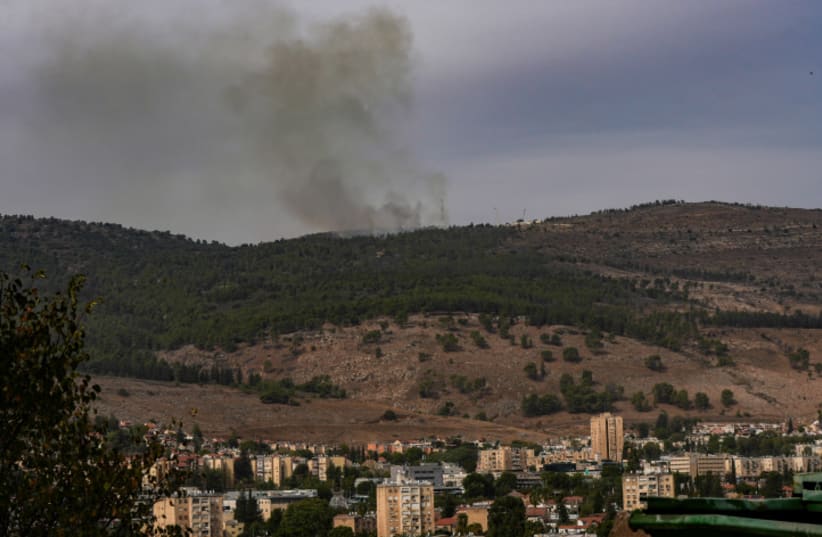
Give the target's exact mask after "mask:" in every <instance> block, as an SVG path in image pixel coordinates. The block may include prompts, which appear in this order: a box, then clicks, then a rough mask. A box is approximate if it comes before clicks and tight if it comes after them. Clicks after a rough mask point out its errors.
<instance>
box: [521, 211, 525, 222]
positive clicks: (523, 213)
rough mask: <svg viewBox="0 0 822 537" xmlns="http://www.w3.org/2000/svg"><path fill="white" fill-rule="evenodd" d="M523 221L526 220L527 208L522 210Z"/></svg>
mask: <svg viewBox="0 0 822 537" xmlns="http://www.w3.org/2000/svg"><path fill="white" fill-rule="evenodd" d="M522 221H523V222H525V209H523V210H522Z"/></svg>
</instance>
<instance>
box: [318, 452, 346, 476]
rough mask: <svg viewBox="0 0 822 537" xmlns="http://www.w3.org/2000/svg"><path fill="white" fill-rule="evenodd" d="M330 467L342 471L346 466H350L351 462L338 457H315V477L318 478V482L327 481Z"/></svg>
mask: <svg viewBox="0 0 822 537" xmlns="http://www.w3.org/2000/svg"><path fill="white" fill-rule="evenodd" d="M332 465H333V466H334V467H335V468H340V469H342V468H345V467H346V466H350V465H351V461H349V460H348V459H346V458H345V457H341V456H339V455H331V456H328V455H320V456H319V457H317V477H319V478H320V481H327V480H328V469H329V468H330V467H331V466H332Z"/></svg>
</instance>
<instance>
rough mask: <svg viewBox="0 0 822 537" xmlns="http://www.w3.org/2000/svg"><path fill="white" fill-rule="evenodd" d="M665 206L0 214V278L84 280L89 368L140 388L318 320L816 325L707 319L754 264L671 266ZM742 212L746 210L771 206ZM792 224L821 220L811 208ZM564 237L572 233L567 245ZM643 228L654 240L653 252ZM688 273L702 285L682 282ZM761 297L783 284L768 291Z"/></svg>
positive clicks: (795, 317) (780, 319)
mask: <svg viewBox="0 0 822 537" xmlns="http://www.w3.org/2000/svg"><path fill="white" fill-rule="evenodd" d="M668 205H669V204H652V205H651V206H650V207H639V208H635V209H633V210H630V211H621V212H616V213H604V214H605V215H606V216H607V219H606V220H607V222H606V223H604V224H603V223H600V224H597V219H600V220H601V219H602V214H600V215H591V216H589V217H580V218H568V219H553V220H550V221H546V222H544V223H539V224H533V225H520V226H517V225H512V226H489V225H479V226H473V225H472V226H466V227H452V228H448V229H422V230H418V231H413V232H405V233H398V234H393V235H387V236H379V237H374V236H357V237H350V238H343V237H339V236H334V235H330V234H322V235H313V236H306V237H302V238H298V239H292V240H280V241H276V242H271V243H263V244H259V245H243V246H238V247H228V246H225V245H222V244H217V243H206V242H204V241H194V240H190V239H187V238H185V237H183V236H180V235H173V234H171V233H168V232H156V231H155V232H147V231H139V230H134V229H127V228H123V227H121V226H118V225H115V224H102V223H86V222H70V221H63V220H57V219H53V218H49V219H38V218H33V217H29V216H3V217H1V218H0V231H2V233H0V270H3V271H6V272H10V273H19V272H20V271H19V267H20V265H21V264H27V265H29V266H30V267H31V268H32V269H35V270H38V269H43V270H45V272H46V273H47V275H48V276H49V278H48V280H46V285H48V286H50V287H54V288H59V287H61V286H64V285H65V282H66V281H67V279H68V278H69V277H70V275H72V274H77V273H82V274H85V275H86V276H87V283H86V287H85V290H84V294H85V296H86V297H87V298H89V299H91V298H97V297H99V298H100V299H101V300H102V303H101V305H100V306H99V307H98V308H97V309H96V311H95V313H94V315H92V316H90V317H89V319H88V320H87V324H88V340H89V347H90V350H91V353H92V355H93V357H94V360H95V363H94V365H93V368H94V370H96V371H98V372H108V373H115V374H121V375H137V376H143V377H149V378H173V376H174V372H173V371H172V369H171V368H170V367H168V366H167V365H165V364H160V363H158V362H157V361H156V358H155V352H156V351H158V350H163V349H174V348H178V347H180V346H182V345H186V344H194V345H196V346H198V347H200V348H219V349H222V350H224V351H228V352H230V351H232V350H233V349H234V348H235V347H236V345H238V344H239V343H242V342H249V343H253V342H254V341H256V340H259V339H264V338H268V337H271V336H272V335H276V334H283V333H289V332H294V331H298V330H305V329H316V328H318V327H320V326H321V325H322V324H323V323H325V322H330V323H333V324H336V325H341V326H350V325H356V324H358V323H360V322H362V321H365V320H367V319H372V318H375V317H378V316H390V317H393V318H394V319H396V320H399V321H400V322H401V321H402V320H403V319H404V318H406V317H407V316H408V315H409V314H413V313H418V312H474V313H485V314H489V315H490V316H491V317H493V318H495V319H496V320H497V322H501V324H502V325H503V326H504V325H505V324H506V323H507V322H509V321H508V320H510V319H513V318H520V319H524V321H525V322H526V323H528V324H531V325H534V326H541V325H544V324H554V325H557V324H562V325H574V326H579V327H584V328H587V329H596V330H599V331H602V332H608V333H610V334H615V335H624V336H628V337H631V338H634V339H638V340H641V341H645V342H648V343H651V344H655V345H659V346H662V347H666V348H669V349H674V350H676V349H679V348H681V347H682V346H683V345H686V344H690V343H697V342H698V341H701V336H700V335H699V331H698V329H699V327H700V326H704V325H709V324H713V325H726V326H727V325H737V326H748V325H750V326H799V327H819V326H821V325H822V322H820V317H819V316H818V312H817V311H812V310H808V311H797V309H794V310H792V311H786V310H777V311H770V310H767V308H766V309H760V311H743V310H742V309H740V308H736V307H731V308H727V309H728V311H724V312H719V311H717V308H716V307H715V305H714V304H713V303H712V302H711V301H710V300H708V299H707V298H706V295H707V292H706V285H705V280H716V281H732V282H733V281H743V282H745V283H749V284H751V285H752V286H753V287H756V288H759V287H763V286H762V282H760V281H759V280H758V279H757V278H758V276H757V275H756V274H753V273H751V272H748V270H746V268H749V267H751V266H755V265H754V264H749V265H748V266H747V267H746V266H740V267H738V269H737V270H732V268H731V265H728V264H727V263H725V261H726V259H725V257H717V256H713V257H714V258H715V259H716V260H717V263H718V262H719V261H722V264H719V265H717V266H716V267H712V265H711V263H712V259H711V258H710V257H706V256H705V255H704V254H703V253H701V252H700V251H698V249H695V250H694V251H693V256H694V258H695V259H699V260H700V262H699V263H698V265H697V266H698V267H699V269H698V270H697V269H692V268H689V265H688V264H682V265H680V266H677V265H671V264H670V263H667V262H666V259H669V258H670V257H671V256H673V255H677V256H679V255H681V253H682V252H681V251H680V250H679V249H677V248H673V250H671V249H672V245H673V246H674V247H676V246H677V244H678V243H676V241H675V240H673V238H672V237H673V235H671V236H668V235H666V233H668V234H675V233H679V236H680V238H679V240H681V241H683V242H684V243H685V246H687V247H691V248H694V247H695V246H697V245H699V244H700V238H699V235H698V233H700V232H699V231H698V230H699V229H700V226H701V225H704V223H705V222H702V221H699V219H698V218H697V215H694V225H693V226H692V227H693V229H690V228H689V229H688V233H687V235H686V236H685V237H682V236H681V235H682V233H683V230H682V229H673V230H672V229H671V228H670V226H668V225H667V224H666V223H665V222H664V218H665V213H664V211H666V210H670V207H669V206H668ZM710 206H711V207H712V208H714V209H715V211H714V212H713V213H712V216H711V218H710V221H711V223H712V225H713V227H714V228H716V229H722V230H724V229H726V228H727V229H728V230H729V231H730V230H731V228H729V227H728V225H726V224H725V223H724V222H722V221H720V220H721V218H722V214H725V213H727V214H729V215H735V214H737V213H738V210H739V206H724V205H721V204H711V205H710ZM717 207H718V209H717ZM675 209H676V210H679V211H682V210H685V211H686V212H687V211H688V210H690V211H692V212H693V213H696V212H698V210H702V209H704V207H701V206H700V205H698V204H692V205H689V204H685V205H682V204H675ZM743 209H744V211H745V214H749V213H757V212H758V214H759V215H765V214H766V213H768V211H771V210H770V209H756V210H755V209H752V208H743ZM649 214H650V215H651V216H654V215H655V218H656V220H655V221H654V220H651V221H650V222H649V221H643V224H642V226H641V228H637V229H635V230H631V229H628V231H636V232H637V233H640V232H644V233H645V235H642V236H640V235H636V236H635V237H634V239H633V240H635V241H636V244H637V246H638V248H637V250H636V251H635V252H633V251H632V250H631V245H632V244H633V242H632V240H630V239H629V240H627V241H626V236H628V237H630V234H629V233H627V232H626V230H625V229H623V230H622V232H621V233H620V231H619V224H618V223H617V224H615V223H614V222H615V221H619V222H622V224H623V227H624V223H625V222H630V221H631V219H634V220H635V219H636V218H637V217H638V216H645V217H646V218H648V215H649ZM798 214H799V215H800V216H802V218H805V219H807V218H812V219H818V218H819V216H818V213H816V212H810V211H806V212H801V211H799V213H798ZM768 215H769V216H773V215H772V214H770V213H768ZM808 215H810V216H808ZM754 216H756V214H754ZM794 216H796V215H794ZM654 226H656V227H654ZM805 227H807V229H808V230H813V232H812V233H811V234H810V239H809V238H808V237H807V236H806V237H805V238H801V237H798V236H796V235H794V236H790V237H789V238H790V239H791V240H795V241H796V244H793V245H792V247H793V248H797V249H801V248H804V247H807V246H808V245H809V244H813V241H816V240H817V239H818V234H816V233H815V230H816V224H815V223H814V224H813V228H811V227H810V224H808V225H807V226H805ZM712 229H713V228H712ZM786 229H787V228H786ZM803 229H804V228H803ZM574 230H583V231H582V232H580V234H578V235H574V236H573V237H572V240H569V235H568V234H569V233H570V232H573V231H574ZM694 230H697V231H694ZM649 233H655V234H656V235H655V236H657V240H656V242H655V243H654V242H653V240H652V241H650V242H649V240H648V236H649V235H648V234H649ZM702 233H703V236H704V234H705V232H704V231H703V232H702ZM751 233H752V232H751V231H750V230H748V233H747V234H745V239H746V240H750V236H749V235H750V234H751ZM769 233H770V232H769ZM779 233H780V235H784V234H785V233H786V232H782V231H779ZM695 236H696V238H694V237H695ZM652 238H653V236H652ZM809 240H810V241H811V242H808V241H809ZM586 241H587V242H586ZM620 241H622V242H620ZM614 244H616V245H617V246H618V248H617V250H618V251H617V252H613V245H614ZM654 244H655V245H656V246H654ZM592 245H594V247H592ZM596 245H599V246H596ZM609 245H610V246H609ZM640 246H641V249H640V248H639V247H640ZM732 246H733V245H732V244H731V243H729V244H727V245H726V250H729V249H731V248H732ZM609 248H611V249H609ZM655 248H656V249H655ZM665 248H667V249H668V251H665ZM753 251H755V249H754V250H753ZM609 252H611V253H609ZM726 253H727V252H726ZM666 256H667V257H666ZM632 260H633V261H632ZM654 262H655V263H654ZM776 262H778V261H774V263H776ZM631 270H632V271H633V272H630V271H631ZM689 271H690V272H689ZM689 275H690V276H691V277H692V278H693V279H694V280H697V279H700V280H702V281H701V282H700V283H698V284H697V283H695V282H683V281H680V280H678V278H683V277H685V276H689ZM768 277H769V278H772V279H773V281H774V282H775V281H776V279H775V277H774V276H771V275H769V276H768ZM811 278H813V275H812V274H811ZM763 281H764V280H763ZM786 281H787V280H786ZM763 289H764V287H763ZM772 289H774V290H777V291H778V290H780V289H782V288H781V287H780V286H779V285H777V284H773V286H772ZM765 291H767V289H765ZM763 292H764V291H763ZM795 295H796V293H794V296H795ZM806 309H807V308H806Z"/></svg>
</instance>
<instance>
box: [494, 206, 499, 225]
mask: <svg viewBox="0 0 822 537" xmlns="http://www.w3.org/2000/svg"><path fill="white" fill-rule="evenodd" d="M494 216H495V218H496V219H497V225H499V211H498V210H497V208H496V207H494Z"/></svg>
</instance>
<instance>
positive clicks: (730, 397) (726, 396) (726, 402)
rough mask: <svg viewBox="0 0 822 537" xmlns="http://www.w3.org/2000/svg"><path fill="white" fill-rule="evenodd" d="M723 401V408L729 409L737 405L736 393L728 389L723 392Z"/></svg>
mask: <svg viewBox="0 0 822 537" xmlns="http://www.w3.org/2000/svg"><path fill="white" fill-rule="evenodd" d="M720 399H721V401H722V406H725V407H728V406H732V405H735V404H736V399H734V392H732V391H731V390H728V389H727V388H726V389H724V390H722V395H721V397H720Z"/></svg>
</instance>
